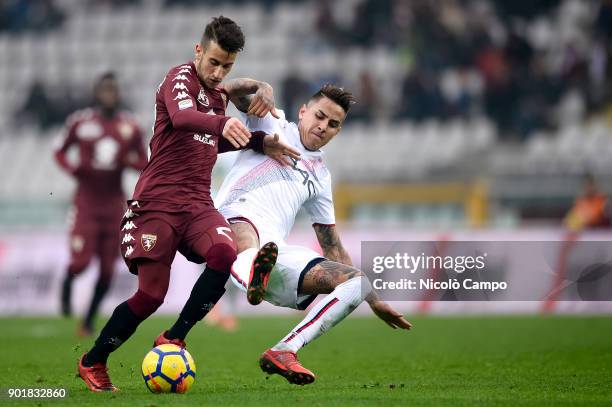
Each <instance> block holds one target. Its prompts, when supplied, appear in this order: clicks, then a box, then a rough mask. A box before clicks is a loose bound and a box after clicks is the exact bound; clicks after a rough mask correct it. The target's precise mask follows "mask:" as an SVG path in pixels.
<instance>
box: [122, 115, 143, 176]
mask: <svg viewBox="0 0 612 407" xmlns="http://www.w3.org/2000/svg"><path fill="white" fill-rule="evenodd" d="M132 125H133V126H134V137H132V140H131V142H130V146H129V152H128V162H127V165H128V166H130V167H131V168H133V169H135V170H138V171H140V170H142V169H143V168H144V167H145V166H146V165H147V152H146V150H145V146H144V137H143V135H142V129H141V128H140V126H138V125H137V124H135V123H133V124H132Z"/></svg>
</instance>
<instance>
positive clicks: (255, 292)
mask: <svg viewBox="0 0 612 407" xmlns="http://www.w3.org/2000/svg"><path fill="white" fill-rule="evenodd" d="M277 258H278V246H277V245H276V243H274V242H268V243H266V244H265V245H263V246H262V248H261V249H259V251H258V252H257V256H255V259H254V260H253V263H252V265H251V274H250V276H249V284H248V287H247V300H248V301H249V303H250V304H252V305H257V304H259V303H261V302H262V301H263V299H264V295H265V294H266V287H267V286H268V280H269V279H270V272H271V271H272V269H273V268H274V265H275V264H276V259H277Z"/></svg>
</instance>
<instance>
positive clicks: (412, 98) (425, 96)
mask: <svg viewBox="0 0 612 407" xmlns="http://www.w3.org/2000/svg"><path fill="white" fill-rule="evenodd" d="M442 106H443V102H442V97H441V95H440V91H439V89H438V86H437V83H436V80H435V78H434V77H433V75H432V74H431V73H430V72H429V71H427V70H421V69H420V68H418V67H416V68H415V69H414V70H413V71H412V72H411V73H410V74H408V75H407V76H406V77H405V78H404V81H403V83H402V90H401V97H400V106H399V109H398V112H397V118H398V119H414V120H424V119H427V118H428V117H432V116H442V111H443V108H442Z"/></svg>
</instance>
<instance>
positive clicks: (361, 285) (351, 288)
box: [336, 273, 372, 307]
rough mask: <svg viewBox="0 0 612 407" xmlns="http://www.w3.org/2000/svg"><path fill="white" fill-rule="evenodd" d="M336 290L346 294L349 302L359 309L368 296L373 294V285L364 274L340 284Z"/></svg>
mask: <svg viewBox="0 0 612 407" xmlns="http://www.w3.org/2000/svg"><path fill="white" fill-rule="evenodd" d="M336 290H338V291H342V292H344V293H345V298H346V299H347V300H348V302H349V303H350V304H351V305H352V306H354V307H357V306H358V305H359V304H361V303H362V302H363V301H364V300H365V298H366V297H367V296H368V295H370V293H371V292H372V285H371V284H370V281H369V280H368V278H367V277H366V276H365V275H364V274H363V273H362V274H361V275H356V276H353V277H352V278H350V279H348V280H347V281H346V282H344V283H342V284H340V285H339V286H338V287H336Z"/></svg>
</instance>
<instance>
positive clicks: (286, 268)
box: [231, 245, 325, 310]
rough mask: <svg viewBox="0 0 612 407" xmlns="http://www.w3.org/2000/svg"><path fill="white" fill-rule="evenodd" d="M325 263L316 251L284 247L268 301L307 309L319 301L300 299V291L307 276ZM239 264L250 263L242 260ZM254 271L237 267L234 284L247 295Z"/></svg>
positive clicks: (235, 268) (299, 247) (282, 247)
mask: <svg viewBox="0 0 612 407" xmlns="http://www.w3.org/2000/svg"><path fill="white" fill-rule="evenodd" d="M323 260H325V258H324V257H323V256H321V255H320V254H319V253H317V252H315V251H314V250H311V249H308V248H306V247H302V246H291V245H283V246H280V247H279V248H278V259H277V260H276V265H275V266H274V268H273V269H272V272H271V273H270V280H269V281H268V287H267V288H266V295H265V296H264V299H265V300H266V301H268V302H269V303H271V304H274V305H278V306H279V307H286V308H293V309H299V310H303V309H306V307H308V306H309V305H310V303H312V302H313V301H314V299H315V298H316V297H317V296H316V295H298V289H299V287H300V285H301V284H302V280H303V279H304V274H306V272H307V271H308V270H310V269H311V268H312V267H314V266H315V265H317V264H319V263H320V262H322V261H323ZM236 261H237V262H240V261H249V259H248V258H245V257H243V258H241V257H238V260H236ZM249 273H250V267H245V266H244V265H241V266H240V267H233V268H232V274H231V280H232V282H233V283H234V284H235V285H236V286H238V287H239V288H240V289H242V290H243V291H244V292H246V287H247V284H248V281H249Z"/></svg>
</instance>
